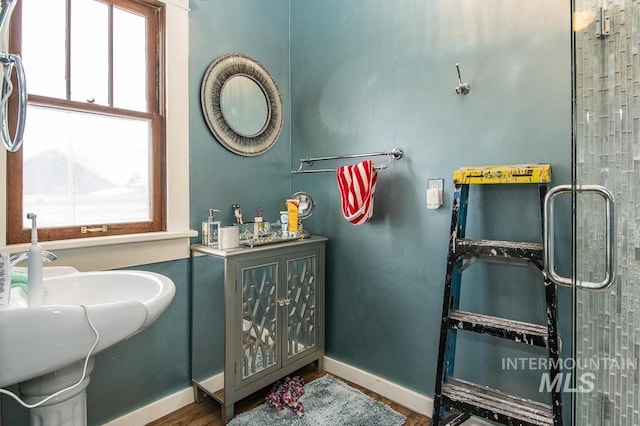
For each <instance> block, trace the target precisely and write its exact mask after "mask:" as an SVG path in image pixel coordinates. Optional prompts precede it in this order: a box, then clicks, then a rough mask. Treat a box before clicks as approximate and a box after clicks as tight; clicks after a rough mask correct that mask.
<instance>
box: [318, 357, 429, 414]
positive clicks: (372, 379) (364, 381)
mask: <svg viewBox="0 0 640 426" xmlns="http://www.w3.org/2000/svg"><path fill="white" fill-rule="evenodd" d="M324 369H325V371H327V372H328V373H331V374H334V375H336V376H338V377H342V378H343V379H345V380H349V381H350V382H353V383H355V384H357V385H359V386H362V387H363V388H366V389H369V390H371V391H373V392H375V393H377V394H378V395H381V396H384V397H385V398H388V399H390V400H392V401H394V402H397V403H398V404H400V405H403V406H405V407H407V408H409V409H410V410H412V411H415V412H416V413H418V414H422V415H424V416H429V417H431V411H432V409H433V399H431V398H429V397H428V396H425V395H422V394H419V393H417V392H415V391H412V390H411V389H407V388H405V387H403V386H400V385H398V384H395V383H393V382H390V381H388V380H386V379H383V378H380V377H378V376H376V375H374V374H371V373H369V372H367V371H364V370H361V369H359V368H356V367H353V366H351V365H349V364H345V363H343V362H340V361H336V360H335V359H332V358H329V357H327V356H325V357H324Z"/></svg>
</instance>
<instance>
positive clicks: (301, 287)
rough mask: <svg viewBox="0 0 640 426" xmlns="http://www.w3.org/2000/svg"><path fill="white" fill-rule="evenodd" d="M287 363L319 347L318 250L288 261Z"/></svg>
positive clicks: (286, 295)
mask: <svg viewBox="0 0 640 426" xmlns="http://www.w3.org/2000/svg"><path fill="white" fill-rule="evenodd" d="M286 271H287V287H286V290H285V292H286V294H285V295H284V304H285V307H286V330H285V331H286V333H287V336H286V348H285V353H286V356H287V360H289V359H291V358H294V357H297V356H303V354H306V353H308V352H310V351H311V350H314V349H315V348H316V347H317V346H318V344H319V327H318V325H319V324H318V321H319V317H318V311H317V307H318V303H319V302H320V301H319V300H318V299H319V297H318V296H319V290H320V289H319V288H318V285H319V282H320V280H319V277H318V255H317V251H311V252H306V253H301V254H300V257H297V256H295V257H292V258H288V259H287V260H286Z"/></svg>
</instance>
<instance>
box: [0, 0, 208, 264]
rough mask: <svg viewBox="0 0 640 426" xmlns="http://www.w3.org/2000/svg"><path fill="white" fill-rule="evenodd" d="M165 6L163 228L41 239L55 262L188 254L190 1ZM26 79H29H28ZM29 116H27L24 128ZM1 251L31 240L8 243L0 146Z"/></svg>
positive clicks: (142, 260)
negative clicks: (56, 258)
mask: <svg viewBox="0 0 640 426" xmlns="http://www.w3.org/2000/svg"><path fill="white" fill-rule="evenodd" d="M159 1H160V2H162V3H164V4H165V5H166V15H165V18H166V25H165V31H166V40H165V49H166V51H165V55H166V57H167V58H171V60H170V61H165V73H166V74H165V75H166V83H165V84H166V91H165V95H166V102H167V108H166V150H167V155H166V162H167V163H166V178H167V182H166V191H167V203H166V206H167V231H164V232H152V233H144V234H128V235H116V236H108V237H96V238H83V239H73V240H59V241H47V242H42V243H40V245H41V246H42V248H43V249H45V250H49V251H52V252H54V253H55V254H56V255H57V256H58V260H57V261H56V262H55V263H52V264H51V266H54V265H69V266H73V267H75V268H76V269H78V270H80V271H90V270H105V269H117V268H123V267H128V266H136V265H144V264H149V263H156V262H165V261H171V260H176V259H184V258H187V257H189V244H190V240H189V238H191V237H195V236H197V235H198V234H197V232H196V231H194V230H190V229H189V143H188V142H187V143H185V141H189V1H188V0H159ZM27 83H28V81H27ZM28 125H29V119H28V117H27V126H28ZM0 163H2V164H4V165H5V166H4V173H0V209H1V210H2V211H3V212H4V216H5V217H4V220H1V221H0V251H3V252H10V253H19V252H22V251H26V250H27V249H28V247H29V244H11V245H7V221H6V212H7V177H6V164H7V154H6V151H5V150H4V149H2V150H0Z"/></svg>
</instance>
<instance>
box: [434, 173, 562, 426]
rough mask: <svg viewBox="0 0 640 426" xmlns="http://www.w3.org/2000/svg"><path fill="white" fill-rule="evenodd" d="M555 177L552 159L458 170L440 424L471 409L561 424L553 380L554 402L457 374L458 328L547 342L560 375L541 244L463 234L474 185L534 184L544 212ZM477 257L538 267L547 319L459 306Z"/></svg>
mask: <svg viewBox="0 0 640 426" xmlns="http://www.w3.org/2000/svg"><path fill="white" fill-rule="evenodd" d="M550 182H551V166H550V165H549V164H523V165H508V166H487V167H463V168H461V169H458V170H456V172H455V173H454V183H455V191H454V196H453V211H452V217H451V233H450V239H449V254H448V257H447V274H446V279H445V289H444V301H443V309H442V311H443V312H442V328H441V331H440V348H439V353H438V371H437V374H436V384H435V396H434V405H433V424H434V425H435V426H439V425H445V424H446V425H458V424H461V423H462V422H464V421H465V420H467V419H468V418H469V417H470V416H472V415H473V416H478V417H483V418H486V419H490V420H492V421H496V422H499V423H502V424H509V425H554V426H560V425H562V416H561V411H562V403H561V397H560V389H557V388H556V389H553V387H551V389H550V393H551V404H550V405H549V404H543V403H540V402H537V401H533V400H529V399H525V398H521V397H517V396H512V395H508V394H506V393H504V392H501V391H499V390H495V389H491V388H488V387H486V386H481V385H476V384H473V383H470V382H468V381H466V380H461V379H458V378H455V377H454V376H453V374H454V360H455V350H456V337H457V336H456V335H457V331H458V330H466V331H469V332H474V333H480V334H484V335H490V336H496V337H500V338H504V339H508V340H512V341H515V342H520V343H523V344H528V345H535V346H540V347H545V348H548V352H549V361H550V362H549V363H548V364H549V367H550V368H549V371H548V374H549V378H550V382H551V383H556V378H559V369H558V366H559V364H558V330H557V328H556V316H557V307H556V286H555V284H553V283H552V282H551V281H550V280H549V279H547V278H546V275H545V273H544V254H543V248H542V244H538V243H529V242H512V241H493V240H471V239H466V238H465V228H466V218H467V204H468V197H469V186H470V185H472V184H537V185H538V193H539V196H540V212H541V214H542V208H543V204H544V197H545V195H546V193H547V190H548V188H549V183H550ZM541 222H542V221H541ZM478 260H480V261H488V262H497V263H509V264H522V265H528V266H532V267H533V268H534V269H535V270H536V271H537V272H539V273H540V275H541V276H542V278H543V281H544V287H545V297H546V305H547V306H546V312H547V325H539V324H531V323H526V322H522V321H515V320H511V319H507V318H499V317H494V316H488V315H484V314H479V313H474V312H465V311H461V310H459V309H458V308H459V304H460V287H461V281H462V277H461V274H462V271H463V270H464V269H466V268H467V267H468V266H470V265H471V264H472V263H473V262H475V261H478ZM558 388H559V387H558Z"/></svg>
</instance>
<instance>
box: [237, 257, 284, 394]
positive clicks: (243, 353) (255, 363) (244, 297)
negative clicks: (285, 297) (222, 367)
mask: <svg viewBox="0 0 640 426" xmlns="http://www.w3.org/2000/svg"><path fill="white" fill-rule="evenodd" d="M278 274H279V262H278V258H270V259H260V260H258V261H251V262H243V263H239V264H238V265H237V269H236V279H239V281H240V282H239V283H237V284H239V286H238V287H239V288H237V291H238V294H237V295H236V303H237V304H236V312H240V313H241V315H236V318H234V321H236V330H239V331H240V333H239V335H241V338H239V342H237V343H236V344H239V346H236V357H235V359H236V372H237V373H236V386H238V387H240V386H242V385H244V384H247V383H250V382H253V381H254V380H256V379H258V378H259V377H260V376H263V375H264V374H267V371H269V370H271V369H272V368H277V367H279V365H280V359H279V358H280V353H279V352H280V345H281V344H280V343H279V336H278V334H279V331H278V327H279V321H278V287H279V286H278V277H279V275H278ZM238 322H239V323H238ZM236 336H238V334H236ZM261 373H262V374H261Z"/></svg>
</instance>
